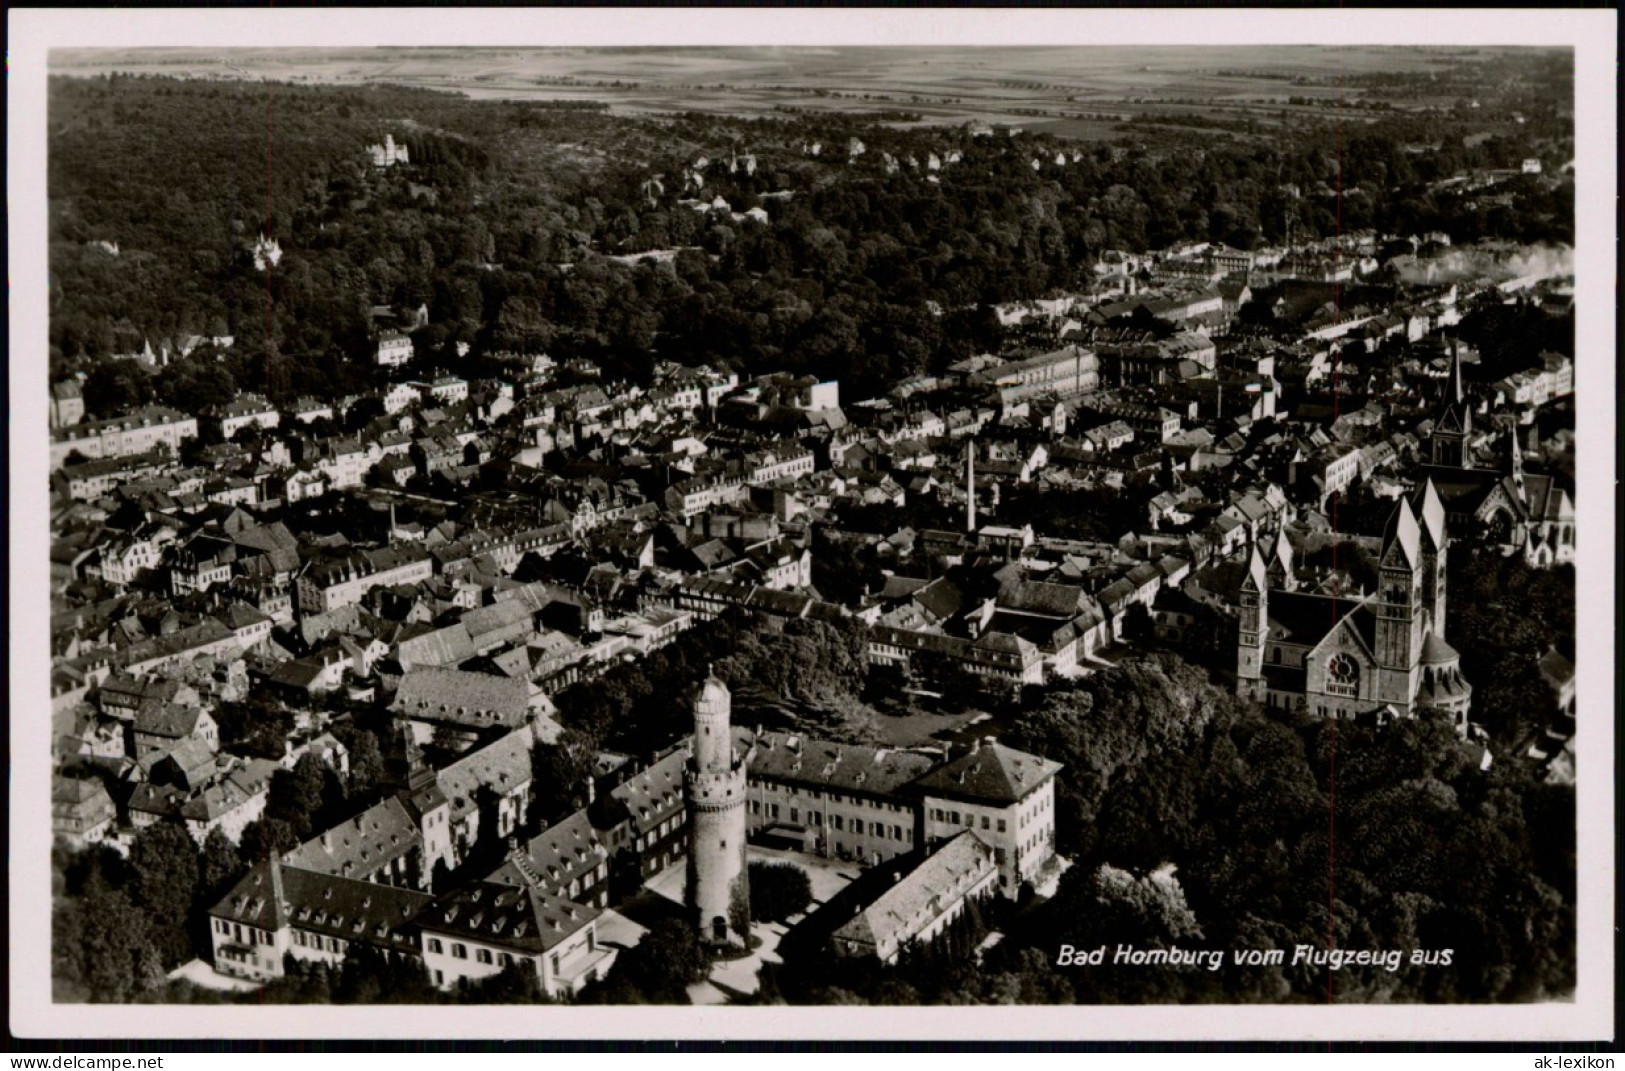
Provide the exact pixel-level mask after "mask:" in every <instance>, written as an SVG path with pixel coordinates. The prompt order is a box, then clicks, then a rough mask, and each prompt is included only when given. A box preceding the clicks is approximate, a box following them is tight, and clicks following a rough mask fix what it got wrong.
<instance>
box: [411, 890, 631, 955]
mask: <svg viewBox="0 0 1625 1071" xmlns="http://www.w3.org/2000/svg"><path fill="white" fill-rule="evenodd" d="M599 914H600V912H599V911H598V909H597V908H591V907H585V906H583V905H581V904H577V903H574V902H572V901H569V900H564V899H561V898H559V897H557V896H549V895H547V894H546V893H544V892H541V891H539V890H537V889H534V888H531V887H530V886H528V885H525V886H520V887H515V886H513V885H497V884H493V883H490V882H484V881H481V882H475V883H474V884H473V885H470V886H468V887H467V888H464V889H462V890H460V891H458V892H456V893H454V894H452V895H451V896H447V897H443V898H442V899H440V900H438V901H436V902H435V903H434V904H433V905H432V906H431V907H430V908H429V909H428V910H427V911H424V912H423V914H422V915H420V916H419V917H418V925H419V927H421V928H422V929H423V930H424V931H426V932H430V933H444V934H450V935H452V936H456V937H463V938H465V939H467V940H470V941H476V942H479V943H480V944H486V945H497V946H501V947H503V948H511V949H514V950H516V951H518V952H521V953H530V954H532V955H534V954H537V953H544V952H547V951H548V950H549V949H552V948H554V947H556V946H557V945H558V944H559V943H560V942H562V941H563V940H565V939H566V938H567V937H569V936H571V935H572V934H574V933H576V932H578V931H580V930H581V929H582V928H583V927H586V926H588V925H590V924H591V923H592V921H593V920H594V919H596V918H597V917H598V916H599Z"/></svg>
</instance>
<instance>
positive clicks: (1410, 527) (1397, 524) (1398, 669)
mask: <svg viewBox="0 0 1625 1071" xmlns="http://www.w3.org/2000/svg"><path fill="white" fill-rule="evenodd" d="M1422 540H1423V535H1422V529H1421V526H1420V525H1418V524H1417V523H1416V514H1414V513H1412V512H1411V505H1410V502H1409V501H1407V500H1406V499H1403V498H1401V499H1400V500H1399V505H1398V506H1397V507H1396V508H1395V510H1394V516H1393V519H1392V520H1390V521H1389V522H1388V532H1387V534H1386V535H1385V536H1384V538H1383V548H1382V557H1381V559H1380V561H1379V563H1378V574H1377V575H1378V579H1377V626H1376V648H1377V649H1376V652H1375V654H1376V657H1377V698H1378V701H1379V702H1382V703H1388V704H1392V705H1393V706H1394V707H1396V708H1398V709H1400V710H1403V711H1406V712H1407V713H1408V712H1409V711H1410V709H1411V701H1412V699H1413V698H1414V697H1415V695H1416V682H1417V664H1418V662H1419V661H1420V659H1421V655H1422V637H1423V630H1424V627H1425V625H1426V621H1425V616H1426V615H1425V614H1424V613H1423V606H1422V594H1423V573H1424V569H1423V565H1424V562H1423V553H1422Z"/></svg>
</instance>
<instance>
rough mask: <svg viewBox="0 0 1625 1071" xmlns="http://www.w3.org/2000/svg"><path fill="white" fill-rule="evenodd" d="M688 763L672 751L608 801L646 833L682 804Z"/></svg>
mask: <svg viewBox="0 0 1625 1071" xmlns="http://www.w3.org/2000/svg"><path fill="white" fill-rule="evenodd" d="M709 683H710V682H709V681H707V684H709ZM687 761H688V752H687V751H686V750H680V751H674V752H672V753H671V754H670V755H667V756H666V757H665V758H663V759H661V760H660V761H658V762H656V763H654V764H653V765H651V766H650V767H649V768H648V769H646V770H644V771H643V772H642V773H638V774H634V775H633V776H631V777H629V778H627V779H626V780H625V781H623V782H621V783H620V784H618V785H616V786H615V787H614V788H612V789H610V791H609V794H610V797H611V798H612V799H616V800H619V801H620V802H621V803H623V804H624V805H625V806H626V809H627V812H628V813H629V814H630V815H631V818H632V822H633V824H634V825H635V826H636V827H637V830H638V832H639V833H646V832H648V830H649V829H650V827H652V826H654V825H657V824H659V823H660V822H661V821H662V820H664V818H665V816H666V814H667V812H668V811H669V810H670V809H671V808H672V807H673V806H675V805H677V804H680V803H681V801H682V797H683V764H684V763H685V762H687Z"/></svg>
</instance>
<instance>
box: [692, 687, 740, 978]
mask: <svg viewBox="0 0 1625 1071" xmlns="http://www.w3.org/2000/svg"><path fill="white" fill-rule="evenodd" d="M732 714H733V695H732V694H731V693H730V692H729V691H728V686H727V685H726V684H723V683H722V682H721V681H720V680H718V679H717V677H716V674H714V673H710V674H707V676H706V679H705V684H704V685H703V686H702V687H701V688H700V695H699V698H698V699H696V700H695V701H694V747H693V750H692V752H691V753H690V755H689V760H688V767H687V770H686V771H685V778H684V780H685V787H686V790H687V793H688V815H689V842H688V904H689V909H690V910H691V911H692V912H693V913H694V914H693V917H694V921H695V926H696V927H697V929H698V933H699V936H700V940H701V941H702V942H704V943H705V944H707V945H711V946H735V947H740V946H744V945H746V944H747V943H748V935H749V932H750V886H749V883H748V879H747V873H748V872H747V870H746V867H745V768H746V764H747V763H748V762H749V760H750V756H749V753H748V752H747V753H746V754H743V755H741V754H740V753H739V751H738V749H737V748H735V747H734V741H733V727H732V725H731V724H730V722H731V719H732Z"/></svg>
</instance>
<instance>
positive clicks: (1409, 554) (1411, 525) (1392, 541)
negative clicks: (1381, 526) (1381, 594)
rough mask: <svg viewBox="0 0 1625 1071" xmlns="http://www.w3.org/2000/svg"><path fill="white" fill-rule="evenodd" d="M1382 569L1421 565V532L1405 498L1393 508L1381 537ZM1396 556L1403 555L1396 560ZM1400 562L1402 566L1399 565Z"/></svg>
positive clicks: (1412, 567) (1407, 567) (1410, 567)
mask: <svg viewBox="0 0 1625 1071" xmlns="http://www.w3.org/2000/svg"><path fill="white" fill-rule="evenodd" d="M1382 543H1383V547H1382V567H1383V568H1384V569H1390V568H1404V569H1407V570H1408V569H1414V568H1416V567H1417V566H1418V565H1419V564H1421V560H1422V557H1421V552H1422V545H1421V544H1422V532H1421V528H1420V526H1418V525H1417V523H1416V514H1414V513H1412V512H1411V504H1410V502H1409V501H1407V500H1406V499H1405V498H1403V497H1402V498H1400V500H1399V504H1398V505H1397V506H1395V507H1394V514H1393V517H1392V518H1391V519H1390V520H1389V521H1388V531H1387V532H1386V533H1384V535H1383V540H1382ZM1396 555H1403V558H1402V559H1400V558H1397V557H1396ZM1401 561H1402V563H1403V564H1401Z"/></svg>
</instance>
